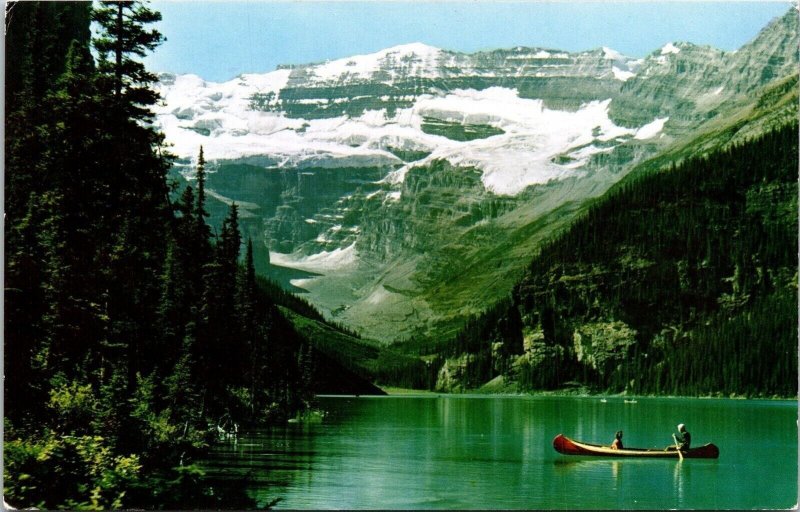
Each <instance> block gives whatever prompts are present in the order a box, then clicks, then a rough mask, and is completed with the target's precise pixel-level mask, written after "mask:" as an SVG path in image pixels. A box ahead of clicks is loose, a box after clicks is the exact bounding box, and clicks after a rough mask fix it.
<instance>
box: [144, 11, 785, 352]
mask: <svg viewBox="0 0 800 512" xmlns="http://www.w3.org/2000/svg"><path fill="white" fill-rule="evenodd" d="M797 33H798V30H797V13H796V11H795V10H794V9H792V10H791V12H790V13H788V14H787V15H786V16H784V17H782V18H780V19H778V20H776V21H775V22H773V23H772V24H770V26H768V27H766V28H765V29H764V30H763V31H762V32H761V33H760V34H759V36H758V37H757V38H756V39H754V40H753V41H752V42H751V43H749V44H748V45H745V46H744V47H743V48H742V49H740V50H739V51H738V52H735V53H726V52H722V51H719V50H716V49H713V48H708V47H699V46H695V45H692V44H690V43H670V44H667V45H665V46H664V47H663V48H661V49H658V50H656V51H654V52H653V53H652V54H650V55H649V56H647V57H646V58H645V59H640V60H636V59H631V58H628V57H625V56H623V55H620V54H619V53H617V52H614V51H613V50H611V49H608V48H601V49H597V50H593V51H587V52H581V53H567V52H561V51H557V50H551V49H542V48H521V47H518V48H513V49H507V50H496V51H491V52H481V53H475V54H461V53H456V52H449V51H446V50H441V49H437V48H432V47H429V46H426V45H421V44H413V45H405V46H400V47H394V48H389V49H387V50H384V51H381V52H377V53H375V54H371V55H362V56H354V57H351V58H348V59H341V60H337V61H332V62H327V63H321V64H310V65H305V66H294V67H284V68H281V69H278V70H276V71H274V72H272V73H267V74H264V75H242V76H240V77H238V78H236V79H234V80H232V81H230V82H226V83H221V84H216V83H210V82H205V81H203V80H202V79H201V78H199V77H196V76H191V75H183V76H174V75H163V76H162V77H161V92H162V94H163V95H164V97H165V103H164V105H163V106H162V107H161V109H160V111H159V112H158V116H157V122H158V123H159V124H160V126H161V127H162V129H163V130H164V131H165V133H166V136H167V139H168V141H170V142H172V143H173V144H174V151H175V152H176V153H178V155H179V156H180V157H182V159H183V160H182V162H183V165H182V166H180V167H179V168H178V169H177V170H178V171H179V172H180V173H181V174H182V175H183V176H184V177H185V178H186V179H189V180H191V179H192V176H193V170H192V167H191V162H192V158H193V157H194V155H196V154H197V152H198V150H199V147H200V145H203V146H204V148H205V151H206V157H207V159H208V160H209V161H210V164H209V170H210V171H211V172H210V173H209V180H208V188H209V195H210V196H211V197H215V198H216V199H217V200H218V203H216V204H217V206H218V207H215V209H214V211H212V212H211V213H212V222H213V221H214V219H216V220H217V222H218V221H219V219H221V217H222V216H223V215H224V209H225V208H224V205H225V204H229V203H231V202H233V201H236V202H237V203H238V204H239V205H240V207H241V210H242V219H243V225H244V229H245V230H246V233H245V237H247V236H250V237H252V238H253V239H254V241H255V242H256V246H257V248H258V250H257V256H259V255H260V256H259V259H260V261H259V262H256V264H257V268H258V269H259V270H260V271H261V272H262V273H265V274H269V273H270V272H271V271H274V268H275V267H274V266H270V265H269V264H268V263H267V259H268V258H269V260H271V262H272V264H273V265H280V266H285V267H292V268H296V269H302V270H305V271H309V272H313V273H314V275H313V276H309V275H306V276H305V277H303V278H302V279H297V280H295V281H293V282H292V284H293V285H294V286H297V287H300V288H302V289H304V290H306V291H308V292H309V293H308V295H307V298H308V299H310V300H311V301H312V302H314V303H315V304H316V305H317V306H319V307H320V308H321V309H322V310H323V311H324V312H325V313H326V314H328V315H331V316H335V317H337V319H338V320H340V321H343V322H345V323H347V324H349V325H352V326H353V327H355V328H357V329H360V330H362V332H363V333H364V334H365V335H368V336H374V337H376V338H379V339H382V340H386V341H390V340H394V339H403V338H407V337H410V336H418V335H432V336H446V335H447V334H448V333H449V332H452V329H454V328H455V327H456V326H458V325H459V324H460V322H461V320H462V318H463V317H464V315H468V314H473V313H477V312H479V311H481V310H482V309H484V308H485V307H486V305H487V303H491V302H492V301H494V300H496V299H497V298H498V297H501V296H503V295H504V294H506V293H507V291H508V289H509V287H510V285H511V283H513V282H514V280H515V279H516V278H517V277H518V275H519V273H520V271H521V270H522V269H523V268H524V266H525V265H526V264H527V262H528V261H529V259H530V257H531V254H532V252H533V251H534V250H535V249H536V247H538V245H539V244H540V243H541V241H542V240H543V239H545V238H546V237H548V236H550V235H551V234H552V233H553V232H554V230H556V229H558V228H559V227H561V226H564V225H566V223H568V222H569V221H570V220H571V219H572V218H573V217H574V215H576V214H577V213H579V212H580V211H581V208H582V205H583V204H584V202H585V201H586V200H587V199H590V198H593V197H597V196H599V195H601V194H602V193H604V192H605V191H606V190H607V189H608V187H610V186H611V185H612V184H614V183H615V182H616V181H618V180H619V179H621V178H622V177H623V176H624V175H625V174H626V173H627V172H628V171H629V170H630V169H631V168H632V167H633V166H634V165H636V164H637V163H639V162H641V161H643V160H645V159H647V158H649V157H651V156H653V155H656V154H659V152H661V151H663V150H665V149H669V148H670V147H673V146H674V145H676V144H679V143H680V142H681V141H682V140H686V139H687V138H688V137H693V136H695V135H696V134H697V133H700V132H702V131H703V130H705V129H707V128H706V127H707V126H711V125H713V124H714V123H716V122H718V120H719V119H723V118H726V116H730V115H732V113H739V112H743V111H746V109H747V108H751V105H752V104H753V103H754V102H755V101H757V98H758V97H759V95H760V94H762V91H763V90H765V89H764V87H765V86H769V87H772V88H771V89H770V90H771V91H773V93H772V94H773V95H774V96H775V97H774V98H766V99H764V105H762V106H761V107H758V108H763V109H774V110H775V111H776V112H778V110H776V109H777V107H775V105H778V104H779V103H780V101H782V99H781V98H782V97H783V96H781V94H780V93H779V92H774V91H776V90H777V89H779V88H776V87H775V86H774V84H776V83H779V84H784V86H783V87H784V88H786V87H789V88H791V87H796V79H795V81H794V82H792V81H791V80H792V78H791V77H792V76H794V75H796V67H797V51H796V50H797V47H798V35H797ZM787 80H788V81H787ZM787 112H788V110H787ZM737 115H740V114H737ZM776 115H778V114H776ZM780 115H783V114H780ZM764 119H768V117H766V116H765V117H764ZM765 122H767V121H765ZM765 126H766V125H765ZM258 251H260V252H258Z"/></svg>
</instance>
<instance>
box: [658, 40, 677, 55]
mask: <svg viewBox="0 0 800 512" xmlns="http://www.w3.org/2000/svg"><path fill="white" fill-rule="evenodd" d="M680 52H681V49H680V48H678V47H677V46H675V45H674V44H672V43H667V44H665V45H664V46H662V47H661V55H666V54H668V53H680Z"/></svg>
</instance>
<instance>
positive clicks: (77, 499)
mask: <svg viewBox="0 0 800 512" xmlns="http://www.w3.org/2000/svg"><path fill="white" fill-rule="evenodd" d="M159 19H160V15H159V14H158V13H157V12H155V11H152V10H150V9H149V8H147V7H146V6H144V5H142V4H140V3H135V2H103V3H100V4H97V5H93V4H92V3H91V2H10V3H8V4H7V6H6V28H7V34H6V42H7V46H6V48H7V59H6V116H7V117H6V128H7V131H6V153H5V172H6V174H5V176H6V189H5V198H6V202H5V214H6V218H5V233H4V235H5V247H6V261H5V283H4V286H5V326H4V350H5V379H4V386H5V395H4V396H5V416H4V425H5V439H4V441H5V442H4V495H5V500H6V501H7V502H8V503H9V504H11V505H13V506H17V507H30V506H35V507H39V508H51V509H52V508H66V509H82V508H91V509H106V508H128V507H145V508H153V507H162V508H163V507H166V508H174V507H181V508H185V507H200V508H216V507H217V506H218V505H219V504H220V503H225V506H226V507H229V508H246V507H248V506H251V505H252V503H251V502H250V501H248V499H246V498H244V495H242V496H231V495H220V494H219V493H216V494H214V493H213V492H212V491H211V490H210V489H207V488H206V487H205V486H204V485H203V483H202V480H201V478H200V476H201V472H200V471H199V469H198V468H197V467H195V466H193V465H192V461H193V459H195V457H196V456H197V455H198V454H200V453H202V452H203V451H204V450H205V449H207V448H208V446H209V444H210V443H213V442H215V441H216V440H217V439H218V438H219V436H228V435H231V434H232V433H233V432H235V431H236V429H238V427H239V425H247V424H253V423H268V422H271V421H285V420H286V419H287V418H289V417H292V416H294V415H296V414H297V413H298V412H301V411H303V410H304V409H305V408H306V407H308V403H309V400H310V399H311V397H312V394H313V390H314V386H315V385H317V384H318V383H317V382H316V378H315V372H317V371H318V370H322V371H323V373H324V374H326V375H327V374H329V373H331V372H332V371H333V372H340V373H339V375H340V377H341V378H342V379H344V380H346V379H348V378H350V377H351V374H349V373H347V372H346V371H344V370H343V369H342V368H341V367H340V366H338V365H335V364H334V363H332V362H331V361H329V360H327V359H325V358H324V357H323V356H321V355H319V354H317V353H315V351H314V350H313V349H312V348H311V347H310V345H308V344H307V343H306V342H305V340H304V339H303V338H302V336H300V335H299V334H298V333H297V332H296V331H295V330H294V328H293V326H292V324H291V323H290V322H288V321H287V320H286V319H285V317H284V316H283V315H282V313H281V312H280V310H279V309H278V307H277V305H276V302H278V303H281V304H288V305H289V306H297V307H298V308H299V309H301V310H302V311H303V312H304V313H308V314H312V315H313V314H314V313H313V312H312V311H311V308H310V307H309V306H308V305H307V304H305V305H304V304H302V303H301V302H300V301H297V300H291V299H289V298H287V297H285V296H283V295H285V294H283V295H282V294H281V293H279V291H276V290H277V288H276V287H275V286H271V285H269V283H263V282H259V281H257V280H256V276H255V271H254V266H253V258H252V244H250V243H247V244H243V243H242V242H243V241H242V239H241V234H240V229H239V218H238V210H237V207H236V205H235V204H234V205H233V206H231V207H230V209H229V212H228V215H227V217H226V219H225V221H224V222H223V223H222V225H221V229H219V230H218V231H217V230H214V233H212V230H211V229H210V228H209V225H208V224H207V222H206V217H207V216H208V213H207V210H206V204H207V203H206V192H205V187H204V183H205V169H204V165H205V162H204V160H203V154H202V148H200V147H198V153H199V158H198V160H197V168H196V173H197V177H198V179H197V180H196V183H194V186H193V187H185V188H184V189H182V190H175V191H174V193H172V194H171V193H170V188H171V187H172V186H173V184H171V183H170V182H169V180H168V179H167V174H168V169H169V168H170V166H171V165H172V157H171V156H170V154H169V153H168V151H167V148H165V146H164V144H163V136H162V135H161V134H160V133H158V132H157V131H155V130H154V129H153V128H152V124H151V121H152V117H153V116H152V113H151V112H150V108H151V107H152V106H153V105H154V104H155V102H156V101H157V95H156V94H155V93H154V92H153V90H152V89H151V85H152V84H153V82H154V81H155V79H156V77H155V76H154V75H153V74H151V73H149V72H148V71H147V70H146V69H145V68H144V66H143V65H142V64H141V63H140V62H139V60H138V59H139V58H140V57H141V56H143V55H144V54H145V53H147V52H149V51H152V50H154V49H155V48H156V47H157V46H158V45H159V44H160V42H161V41H162V40H163V37H162V36H161V34H159V33H158V32H157V31H155V30H153V29H152V28H151V25H152V23H153V22H156V21H158V20H159ZM91 21H94V22H96V24H97V25H96V26H97V27H98V33H97V34H96V37H95V38H94V39H92V38H91V33H90V23H91ZM92 47H93V48H94V51H95V55H96V56H97V59H95V57H93V54H92V52H91V49H92ZM243 245H245V246H246V251H244V252H245V254H244V255H243V258H240V252H241V251H240V249H241V247H242V246H243ZM316 315H317V316H318V314H316ZM317 364H319V365H320V366H321V368H320V367H318V366H317ZM325 378H328V379H329V377H325Z"/></svg>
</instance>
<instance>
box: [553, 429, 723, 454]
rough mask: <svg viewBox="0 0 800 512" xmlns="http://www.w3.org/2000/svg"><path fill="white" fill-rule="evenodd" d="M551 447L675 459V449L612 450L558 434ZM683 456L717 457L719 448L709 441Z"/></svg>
mask: <svg viewBox="0 0 800 512" xmlns="http://www.w3.org/2000/svg"><path fill="white" fill-rule="evenodd" d="M553 448H555V449H556V451H557V452H558V453H563V454H564V455H589V456H599V457H644V458H669V459H677V458H678V452H677V451H675V450H661V449H658V448H625V449H623V450H612V449H611V448H610V447H608V446H603V445H601V444H591V443H582V442H580V441H573V440H572V439H570V438H568V437H565V436H563V435H562V434H558V435H557V436H556V437H555V439H553ZM681 453H682V454H683V456H684V458H695V459H716V458H717V457H719V448H717V447H716V446H715V445H713V444H711V443H709V444H705V445H703V446H698V447H697V448H690V449H688V450H683V451H682V452H681Z"/></svg>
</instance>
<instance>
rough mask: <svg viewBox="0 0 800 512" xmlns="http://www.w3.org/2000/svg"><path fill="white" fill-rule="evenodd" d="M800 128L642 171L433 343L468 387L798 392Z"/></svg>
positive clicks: (755, 393) (600, 201) (749, 393)
mask: <svg viewBox="0 0 800 512" xmlns="http://www.w3.org/2000/svg"><path fill="white" fill-rule="evenodd" d="M797 142H798V128H797V124H796V123H795V124H792V125H789V126H784V127H782V128H780V129H777V130H774V131H772V132H770V133H767V134H764V135H763V136H761V137H760V138H758V139H757V140H752V141H749V142H747V143H744V144H741V145H738V146H734V147H730V148H727V149H720V150H717V151H715V152H713V153H711V154H708V155H707V156H705V157H702V158H693V159H690V160H687V161H684V162H683V163H681V164H680V165H677V166H675V165H672V166H670V167H669V168H665V169H661V170H660V171H657V172H647V173H644V174H641V175H631V176H630V177H629V178H630V179H627V180H624V181H623V182H622V183H620V184H619V185H618V186H617V187H615V188H614V189H612V191H610V192H609V193H608V194H607V195H606V196H604V197H602V198H600V199H598V200H597V201H596V202H595V203H594V204H592V205H591V206H590V207H589V209H588V211H587V212H586V213H585V214H584V215H583V216H582V217H581V218H580V219H579V220H578V221H577V222H575V223H574V224H573V225H572V226H570V227H569V228H568V229H567V230H566V231H565V232H563V233H562V234H560V235H558V236H557V237H556V238H555V239H554V240H552V241H551V242H549V243H547V244H545V245H544V246H543V248H542V249H541V250H540V251H539V253H538V254H536V255H535V257H534V258H533V261H532V263H531V264H530V268H529V269H528V271H527V273H526V275H525V276H524V277H523V278H522V280H521V281H520V282H519V283H518V284H517V285H516V286H515V288H514V290H513V292H512V294H511V296H510V298H509V299H508V300H506V301H502V302H500V303H498V304H496V305H495V306H494V307H492V308H490V309H489V310H487V312H486V313H484V314H483V315H481V316H479V317H477V318H472V319H470V321H469V322H467V325H466V326H465V327H464V328H463V329H462V331H461V332H460V333H459V334H458V335H457V336H456V337H455V338H453V339H451V340H449V341H447V342H445V343H440V344H439V345H438V346H437V347H431V349H430V350H434V351H437V352H439V353H442V354H444V355H446V356H448V357H451V358H454V357H461V358H462V361H465V362H464V366H465V368H464V369H463V374H464V376H465V380H466V384H467V387H477V386H479V385H480V384H481V383H484V382H487V381H489V380H490V379H492V378H494V377H496V376H498V375H503V376H504V378H506V379H507V380H508V381H511V382H515V383H516V386H517V388H518V389H521V390H531V389H556V388H563V387H570V386H582V387H586V388H589V389H594V390H596V391H611V392H629V393H641V394H647V393H657V394H679V395H708V394H724V395H726V396H727V395H746V396H782V397H794V396H796V394H797V322H798V317H797V315H798V310H797V297H798V295H797V280H798V274H797V271H798V259H797V247H798V235H797V233H798V225H797V209H798V203H797V196H798V189H797V169H798V143H797ZM466 355H468V357H467V358H466V359H465V358H464V357H465V356H466Z"/></svg>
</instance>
